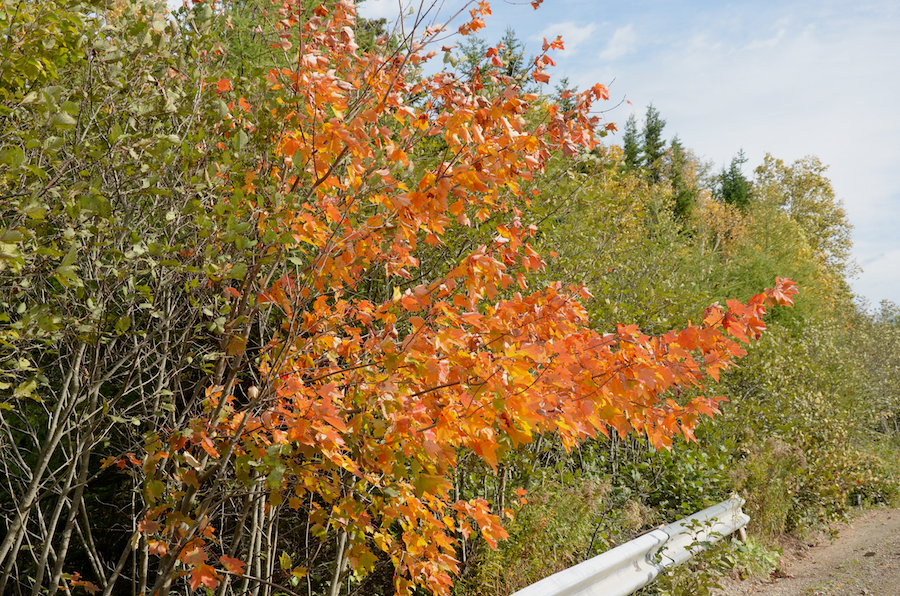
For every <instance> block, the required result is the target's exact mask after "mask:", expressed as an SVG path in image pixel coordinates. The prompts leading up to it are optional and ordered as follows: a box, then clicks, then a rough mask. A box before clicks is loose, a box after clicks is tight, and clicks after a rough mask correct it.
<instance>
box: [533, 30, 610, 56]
mask: <svg viewBox="0 0 900 596" xmlns="http://www.w3.org/2000/svg"><path fill="white" fill-rule="evenodd" d="M596 29H597V25H596V24H595V23H588V24H587V25H583V26H578V25H577V24H575V23H573V22H572V21H566V22H565V23H553V24H552V25H550V26H548V27H547V28H546V29H544V30H543V31H541V32H540V34H538V35H535V36H533V37H532V38H531V39H532V40H534V41H536V42H541V41H543V40H544V39H547V40H548V41H553V40H554V39H556V37H557V36H562V38H563V44H565V48H566V50H565V54H564V55H563V57H566V58H570V57H572V56H574V55H575V53H576V52H577V51H578V46H579V45H580V44H582V43H583V42H585V41H587V40H589V39H591V34H592V33H593V32H594V31H595V30H596Z"/></svg>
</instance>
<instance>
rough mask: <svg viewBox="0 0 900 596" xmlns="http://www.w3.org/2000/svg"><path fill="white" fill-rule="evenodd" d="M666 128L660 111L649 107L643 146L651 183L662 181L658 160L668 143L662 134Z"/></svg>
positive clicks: (644, 162)
mask: <svg viewBox="0 0 900 596" xmlns="http://www.w3.org/2000/svg"><path fill="white" fill-rule="evenodd" d="M665 127H666V121H665V120H663V119H662V118H660V117H659V111H658V110H657V109H656V108H654V107H653V104H652V103H651V104H650V105H648V106H647V116H646V117H645V119H644V132H643V138H642V140H643V145H642V147H641V150H642V152H643V165H644V166H645V167H646V168H647V171H648V173H649V179H650V181H651V182H659V181H660V180H661V179H662V172H661V171H660V168H659V164H658V163H657V162H658V160H659V159H660V158H661V157H662V156H663V151H664V149H665V147H666V142H665V140H663V136H662V132H663V129H664V128H665Z"/></svg>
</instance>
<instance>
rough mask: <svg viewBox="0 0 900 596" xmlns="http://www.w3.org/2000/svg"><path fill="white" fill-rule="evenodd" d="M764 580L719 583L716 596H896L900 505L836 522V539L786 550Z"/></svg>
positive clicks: (899, 567)
mask: <svg viewBox="0 0 900 596" xmlns="http://www.w3.org/2000/svg"><path fill="white" fill-rule="evenodd" d="M781 572H782V573H779V574H777V575H784V577H777V578H773V579H770V580H766V581H731V580H726V581H724V582H723V583H722V586H723V587H724V588H725V590H724V591H719V592H717V593H718V594H719V595H720V596H747V595H750V594H752V595H754V596H775V595H777V596H850V595H854V596H859V595H869V596H900V509H875V510H871V511H868V512H866V513H864V514H863V515H861V516H860V517H858V518H856V519H854V520H853V522H852V523H851V524H841V525H840V526H839V527H838V538H837V539H836V540H834V541H833V542H832V541H830V540H829V539H827V538H825V539H824V540H823V541H821V542H820V543H819V544H816V545H812V546H811V545H807V544H801V545H798V546H797V547H795V548H787V549H785V552H784V556H783V557H782V565H781Z"/></svg>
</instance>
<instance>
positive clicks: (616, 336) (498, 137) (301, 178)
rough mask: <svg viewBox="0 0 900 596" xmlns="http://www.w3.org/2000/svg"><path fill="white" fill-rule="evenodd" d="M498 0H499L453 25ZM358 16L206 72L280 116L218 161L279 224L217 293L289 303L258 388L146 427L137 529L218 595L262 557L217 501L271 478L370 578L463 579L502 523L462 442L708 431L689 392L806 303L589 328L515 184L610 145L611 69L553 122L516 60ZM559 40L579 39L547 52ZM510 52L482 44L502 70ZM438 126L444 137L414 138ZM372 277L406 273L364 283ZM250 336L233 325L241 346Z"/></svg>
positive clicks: (580, 292)
mask: <svg viewBox="0 0 900 596" xmlns="http://www.w3.org/2000/svg"><path fill="white" fill-rule="evenodd" d="M486 14H489V7H488V5H487V3H484V2H482V3H481V4H479V5H478V6H477V7H476V8H475V9H473V10H472V13H471V16H472V20H471V21H470V22H469V23H467V24H465V25H463V26H461V27H460V28H459V30H460V32H461V33H464V34H465V33H468V32H471V31H475V30H477V29H478V28H479V27H480V26H481V25H482V22H481V18H482V16H483V15H486ZM354 18H355V9H354V5H353V3H352V2H349V1H348V0H343V1H342V2H339V3H338V4H336V5H335V6H334V8H333V9H331V10H327V9H326V8H325V7H324V6H319V7H318V8H316V9H315V11H314V13H313V14H305V13H303V12H302V11H299V10H298V9H297V8H296V5H294V4H292V3H285V4H284V5H282V7H281V21H280V24H281V26H282V28H283V29H282V43H281V45H282V47H283V48H284V50H285V51H286V52H288V53H289V55H291V56H293V59H294V60H295V61H296V64H295V66H294V67H292V68H283V69H273V70H271V71H270V72H269V73H268V75H267V77H266V81H267V89H268V92H267V93H266V94H264V95H261V96H259V97H257V98H255V99H252V100H248V99H247V98H245V97H242V96H240V95H239V94H238V93H237V92H236V91H234V90H233V88H232V85H231V82H230V81H229V80H219V81H218V82H217V84H216V85H215V87H214V88H213V89H211V90H210V92H213V93H217V94H219V95H220V96H221V97H222V98H225V99H226V100H227V101H228V102H229V106H230V117H229V118H228V120H227V121H226V122H225V123H224V126H223V129H222V131H221V133H222V135H223V137H225V138H226V139H227V138H235V137H236V136H238V135H254V134H258V131H257V128H258V124H257V122H256V121H257V120H258V119H265V120H274V121H277V122H278V123H279V124H280V128H279V129H278V132H277V133H275V134H271V135H270V136H269V138H268V139H267V143H268V153H267V154H265V155H263V156H262V158H261V159H260V160H259V162H258V164H256V166H255V167H253V168H252V169H249V170H247V171H228V170H227V169H226V168H223V169H222V172H221V174H220V175H221V176H223V177H224V178H225V179H226V180H227V183H228V184H230V185H231V187H232V188H231V193H232V194H231V198H230V199H229V200H232V201H234V200H241V201H246V202H247V203H248V204H250V205H252V206H253V218H254V221H255V224H254V225H255V228H256V234H257V235H258V236H259V237H261V238H262V237H267V236H266V235H267V234H268V235H269V236H268V237H276V238H278V239H279V241H278V242H269V243H266V242H261V243H260V244H259V253H258V254H259V263H260V266H259V267H258V268H257V270H256V271H251V272H250V274H248V275H247V276H246V277H244V278H243V279H242V280H241V282H240V283H235V284H234V285H231V286H228V287H225V288H224V291H225V292H226V294H227V295H228V296H230V299H231V300H232V301H233V305H234V311H235V312H248V311H249V310H251V309H254V310H255V309H272V312H273V313H277V316H276V317H275V318H276V320H278V321H280V323H279V328H278V329H277V331H276V332H275V333H274V334H273V336H272V337H271V338H269V339H268V343H267V344H266V346H265V349H264V352H263V359H262V364H261V370H262V372H263V374H264V378H265V383H264V384H263V385H262V386H259V387H257V386H253V387H251V388H247V387H241V379H240V377H239V376H235V377H233V378H231V379H229V381H228V383H227V384H224V385H214V386H210V387H208V389H207V390H206V400H205V402H204V404H205V414H204V415H203V416H201V417H199V418H197V419H195V420H194V421H193V422H192V424H191V426H190V428H189V429H186V430H183V431H178V432H174V433H173V432H168V431H166V430H163V431H161V432H159V433H157V434H155V435H153V436H152V439H151V441H150V442H149V443H148V445H147V447H148V455H147V458H146V459H145V461H144V462H143V463H142V465H143V470H144V472H145V473H146V474H147V475H148V476H149V477H150V478H151V479H152V480H150V481H149V484H148V489H147V490H146V496H147V498H148V508H147V513H146V517H145V519H144V521H143V522H142V525H141V529H142V531H144V532H146V533H147V534H148V535H149V536H150V537H151V541H150V544H151V550H152V552H154V553H156V554H157V555H160V556H161V557H162V560H161V562H160V569H161V571H160V578H164V577H166V575H167V574H166V570H167V569H169V570H171V569H173V568H174V563H175V561H180V562H181V563H183V564H184V569H185V571H184V572H183V573H184V574H186V575H187V579H188V582H189V584H190V586H191V587H192V588H193V589H197V588H199V587H200V586H202V585H205V586H207V587H209V588H216V587H217V586H218V585H219V584H220V582H222V581H225V578H226V577H229V576H234V577H239V576H241V575H242V574H243V573H244V570H245V566H246V564H247V562H246V561H241V560H239V559H238V558H236V557H234V556H230V555H229V554H228V553H227V548H224V547H226V546H227V545H226V544H225V541H223V540H222V539H221V537H220V536H218V535H217V533H216V532H215V531H214V524H213V523H211V522H210V516H212V515H214V511H213V510H212V508H211V506H212V504H213V503H215V502H216V501H217V499H218V498H219V497H212V495H214V494H217V493H221V492H222V491H225V492H227V491H235V490H239V487H241V486H243V487H244V489H245V490H249V489H252V487H253V486H256V485H258V484H259V483H260V482H262V483H263V486H264V492H265V499H266V502H267V504H268V507H278V506H283V505H286V506H288V507H292V508H300V507H307V508H311V511H310V514H309V519H310V521H311V523H312V532H313V533H314V534H317V535H319V536H322V535H325V534H326V533H330V532H336V533H337V534H338V535H340V536H341V540H340V542H339V549H341V552H339V553H338V555H337V563H336V565H337V567H338V573H337V574H336V576H335V577H338V578H339V577H340V571H342V570H343V569H346V568H347V566H349V569H350V570H352V571H353V572H354V573H355V574H357V575H360V576H362V575H365V574H366V573H367V572H369V571H371V569H372V568H373V565H374V563H375V562H376V561H377V559H378V556H379V555H378V552H379V551H380V552H381V553H384V554H386V555H388V556H389V557H390V559H391V561H392V562H393V565H394V568H395V570H396V575H395V585H396V589H397V591H398V592H399V593H408V592H409V591H410V590H411V589H412V588H413V586H416V585H419V586H423V587H425V588H427V589H428V590H429V591H431V592H433V593H435V594H447V593H449V589H450V586H451V583H452V577H453V575H454V573H455V572H456V571H457V569H458V565H459V562H458V561H457V559H456V548H457V546H458V540H459V537H460V536H468V535H470V534H471V533H473V532H479V533H480V535H481V536H482V537H483V538H484V539H485V540H486V541H487V542H488V543H490V544H496V542H497V541H498V540H500V539H503V538H504V537H505V536H506V533H505V531H504V529H503V526H502V524H501V519H500V517H499V515H501V514H502V513H503V512H495V511H491V508H490V507H489V505H488V503H487V502H486V501H484V500H481V499H479V500H472V501H465V500H455V499H454V498H453V495H452V494H451V484H450V478H451V475H452V473H453V470H454V465H455V463H456V461H457V457H458V454H459V453H460V450H471V451H472V452H474V453H475V454H477V455H478V456H479V457H481V458H482V459H483V460H484V461H485V462H487V463H488V464H490V465H491V466H496V465H497V464H498V461H499V459H500V458H501V457H502V455H503V453H504V452H506V451H507V450H509V449H515V448H516V447H517V446H518V445H521V444H523V443H528V442H530V441H532V440H533V438H534V437H535V436H536V435H537V434H540V433H556V434H557V435H558V436H559V438H560V439H561V441H562V442H563V443H564V444H565V445H567V446H569V447H571V446H573V445H575V444H576V443H577V442H579V441H581V440H583V439H585V438H588V437H594V436H597V435H598V434H608V433H609V432H611V431H612V432H617V433H620V434H622V435H624V434H625V433H627V432H630V431H636V432H639V433H643V434H645V435H646V436H647V437H648V438H649V440H650V441H651V442H652V443H653V444H654V445H656V446H657V447H665V446H667V445H669V444H670V442H671V440H672V436H673V435H675V434H678V433H681V434H683V435H684V436H685V437H687V438H691V437H692V428H693V427H694V425H695V424H696V423H697V421H698V419H699V417H700V416H702V415H708V416H712V415H713V414H715V413H716V412H717V411H718V410H717V403H718V401H719V398H715V397H710V398H696V399H691V400H690V401H686V402H683V403H682V402H679V401H678V399H677V398H676V397H674V396H675V395H678V394H679V393H680V392H679V391H678V389H679V388H684V387H700V386H701V384H702V382H703V379H704V378H706V377H707V376H712V377H713V378H718V375H719V372H720V371H721V370H723V369H725V368H727V367H729V366H730V365H731V364H732V363H733V361H734V360H735V359H736V358H739V357H740V356H741V355H742V354H744V351H743V349H742V348H741V343H742V342H748V341H750V340H751V339H755V338H757V337H759V334H760V333H761V332H762V331H763V329H764V328H765V325H764V324H763V322H762V317H763V315H764V314H765V311H766V307H767V306H768V305H771V304H773V303H778V304H790V303H791V295H792V294H793V293H795V291H796V290H795V289H794V284H792V283H791V282H790V281H787V280H778V281H777V284H776V287H775V289H773V290H770V291H767V292H766V293H765V294H760V295H758V296H755V297H754V298H752V299H751V300H750V301H749V302H748V303H746V304H743V303H740V302H737V301H729V302H728V304H727V306H725V307H723V306H719V305H713V306H711V307H709V308H708V309H707V310H706V312H705V313H703V315H702V318H701V321H700V322H699V323H698V324H696V325H691V326H689V327H687V328H685V329H682V330H677V331H671V332H669V333H666V334H664V335H662V336H660V337H648V336H646V335H643V334H642V333H641V332H640V330H639V329H637V328H636V327H634V326H619V327H618V328H617V329H616V330H615V332H614V333H608V334H605V335H601V334H598V333H596V332H594V331H592V330H591V329H590V328H589V326H588V320H587V315H586V312H585V310H584V308H583V307H582V306H581V304H580V302H579V300H580V299H581V298H582V297H585V296H587V295H588V293H587V292H588V291H587V290H586V289H584V288H577V287H572V288H564V287H563V285H562V284H554V285H551V286H549V287H544V288H529V287H528V283H527V279H528V275H529V272H530V271H536V270H539V269H541V268H542V266H543V261H542V259H541V256H540V255H539V254H538V253H537V252H535V250H534V249H533V248H532V246H531V244H530V243H531V239H532V238H533V236H534V234H535V232H536V228H535V227H534V226H532V225H526V224H524V223H523V222H522V213H521V210H520V208H521V206H522V205H524V204H525V202H526V199H527V197H525V196H523V193H522V192H521V190H520V187H521V184H522V182H523V181H527V180H530V179H531V178H532V177H533V176H535V175H537V174H539V173H540V172H541V170H542V167H543V166H544V164H545V163H546V161H547V159H548V158H549V156H550V155H551V154H552V153H553V152H557V151H562V152H563V153H564V154H566V155H573V154H576V153H578V152H579V151H584V150H589V149H591V148H592V147H593V146H594V143H595V140H594V139H595V133H596V132H597V129H598V127H599V126H601V122H600V120H599V118H598V117H597V116H594V115H592V114H591V110H592V108H593V106H594V104H595V102H597V101H600V100H605V99H607V98H608V93H607V91H606V89H605V87H603V86H602V85H597V86H595V87H593V88H591V89H590V90H588V91H587V92H584V93H581V94H580V95H578V97H577V98H576V100H575V103H574V106H575V107H574V108H573V109H572V110H570V111H569V112H567V113H562V112H561V111H559V110H557V109H556V108H555V106H549V107H545V108H544V109H543V110H539V113H541V114H543V116H542V117H541V120H540V122H538V123H537V124H535V123H533V122H529V121H527V120H526V116H527V115H528V114H529V112H530V111H531V112H533V110H534V108H535V107H536V106H539V105H541V99H540V98H539V97H538V96H536V95H534V94H528V93H523V92H522V91H521V90H520V88H519V86H518V85H517V83H516V81H513V80H511V79H509V78H508V77H504V76H502V75H500V74H499V71H492V72H489V73H487V80H488V81H489V85H488V86H486V85H485V83H483V82H482V81H484V80H485V79H484V78H479V77H472V78H471V79H469V80H464V79H460V78H459V77H458V76H456V75H454V74H451V73H441V74H437V75H434V76H429V77H424V78H417V77H414V76H411V67H413V66H417V65H420V64H421V63H423V62H425V61H426V60H428V59H429V58H431V57H432V56H433V55H434V52H431V53H428V54H423V52H424V48H427V46H428V43H429V42H430V41H431V40H432V39H434V38H435V37H437V36H438V35H439V34H440V33H442V29H441V28H426V29H425V30H424V33H423V34H422V36H421V37H418V38H410V39H408V40H406V41H407V43H408V46H409V48H408V50H407V51H405V52H400V51H398V52H394V53H388V52H387V51H386V49H385V48H386V46H384V45H382V46H379V47H378V48H377V49H376V51H374V52H370V53H367V52H363V51H362V50H360V49H359V48H358V47H357V45H356V43H355V41H354V35H353V25H354ZM381 41H382V43H386V42H385V40H381ZM551 46H552V47H560V46H561V42H559V41H557V42H554V43H553V44H545V47H544V50H545V52H546V51H548V50H549V49H551ZM496 55H497V52H496V49H492V50H491V51H489V52H488V56H489V57H494V60H495V64H496ZM551 62H552V60H550V58H549V57H548V56H547V55H546V54H544V55H542V56H540V57H538V58H537V60H536V62H535V69H534V71H533V77H534V79H535V80H537V81H541V82H546V75H545V74H544V72H543V68H544V67H545V66H546V65H548V64H550V63H551ZM428 139H434V140H435V143H436V145H437V146H438V147H439V150H438V151H437V152H435V153H434V154H432V155H420V154H421V151H420V147H421V145H422V144H423V142H425V141H426V140H428ZM417 157H418V158H419V159H418V161H416V159H417ZM260 181H264V183H260ZM473 225H490V226H491V227H492V228H493V231H494V233H493V237H492V238H491V239H490V241H489V242H487V243H485V244H483V245H480V246H477V247H474V249H473V250H470V251H468V252H467V253H466V254H464V255H462V256H461V257H460V258H459V259H458V260H457V261H456V263H450V265H448V266H446V267H444V270H443V271H441V272H440V273H439V274H436V273H435V267H433V266H432V267H430V269H429V270H423V268H422V262H421V257H420V255H421V254H422V252H423V251H426V250H428V249H430V248H433V247H438V248H440V247H443V246H444V245H445V241H446V238H447V234H448V230H451V229H458V228H459V227H460V226H473ZM273 232H274V234H272V233H273ZM271 262H275V263H280V262H289V263H291V264H293V265H294V268H293V270H291V268H288V270H286V271H280V272H277V273H276V274H275V275H274V277H273V278H270V279H271V281H269V282H267V283H266V282H265V280H266V277H265V276H264V275H262V274H261V273H260V272H261V271H262V270H263V264H266V265H268V264H269V263H271ZM254 274H255V275H254ZM372 280H377V281H378V283H380V284H384V285H387V286H388V287H389V288H392V290H391V291H390V292H389V293H388V295H386V296H383V297H382V298H379V297H378V296H377V294H376V295H374V296H372V295H367V294H366V293H365V292H363V291H361V288H363V287H365V286H367V285H370V284H371V282H372ZM262 283H265V285H260V284H262ZM248 333H249V329H247V330H245V331H244V332H243V335H241V333H240V332H238V331H235V332H232V333H230V336H229V337H228V338H227V340H226V341H225V344H226V345H227V349H228V351H229V354H231V355H232V356H233V357H234V358H239V357H240V355H241V354H242V352H243V351H244V350H245V347H246V344H247V335H248ZM673 391H674V392H673ZM508 513H509V514H511V512H508ZM216 553H220V554H218V555H216ZM231 554H232V555H233V554H234V553H231ZM287 571H288V572H289V573H293V574H295V575H297V577H302V575H303V573H304V571H303V570H302V569H299V568H296V569H291V568H290V566H288V568H287ZM154 589H155V591H165V590H166V589H168V581H166V580H164V579H160V580H159V581H158V582H157V584H156V586H155V587H154Z"/></svg>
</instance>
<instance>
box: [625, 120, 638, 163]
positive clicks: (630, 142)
mask: <svg viewBox="0 0 900 596" xmlns="http://www.w3.org/2000/svg"><path fill="white" fill-rule="evenodd" d="M622 149H623V150H624V151H625V168H626V169H627V170H633V169H634V168H636V167H638V166H639V165H640V162H639V160H640V153H641V147H640V145H639V144H638V133H637V120H636V119H635V117H634V114H632V115H631V116H629V117H628V121H627V122H625V136H624V137H622Z"/></svg>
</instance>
